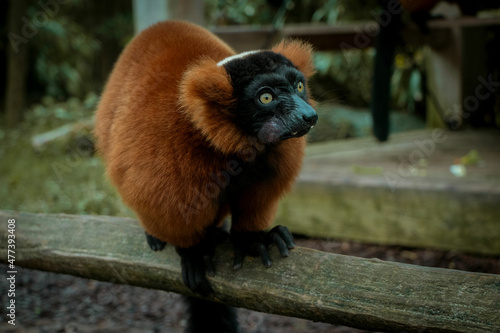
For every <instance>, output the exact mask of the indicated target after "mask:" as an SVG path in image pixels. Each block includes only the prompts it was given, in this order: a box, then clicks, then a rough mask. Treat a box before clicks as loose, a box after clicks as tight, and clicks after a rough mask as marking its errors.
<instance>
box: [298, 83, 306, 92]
mask: <svg viewBox="0 0 500 333" xmlns="http://www.w3.org/2000/svg"><path fill="white" fill-rule="evenodd" d="M297 90H298V91H299V92H303V91H304V84H303V83H302V82H299V84H297Z"/></svg>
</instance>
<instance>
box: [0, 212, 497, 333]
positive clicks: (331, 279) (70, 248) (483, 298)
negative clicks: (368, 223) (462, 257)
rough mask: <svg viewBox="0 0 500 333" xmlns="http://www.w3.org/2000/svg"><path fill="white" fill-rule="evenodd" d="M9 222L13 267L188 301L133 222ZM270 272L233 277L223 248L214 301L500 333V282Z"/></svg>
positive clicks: (328, 264) (353, 320) (331, 266)
mask: <svg viewBox="0 0 500 333" xmlns="http://www.w3.org/2000/svg"><path fill="white" fill-rule="evenodd" d="M11 218H14V219H16V246H17V248H16V265H19V266H23V267H28V268H34V269H40V270H46V271H51V272H57V273H64V274H72V275H76V276H81V277H85V278H91V279H96V280H102V281H110V282H114V283H120V284H128V285H134V286H141V287H145V288H153V289H161V290H165V291H173V292H177V293H182V294H186V295H191V293H190V292H189V290H187V289H186V287H185V286H184V285H183V283H182V280H181V274H180V264H179V258H178V256H177V254H176V253H175V250H174V249H173V248H172V247H171V246H167V248H166V249H165V250H164V251H162V252H157V253H155V252H153V251H151V250H150V249H149V248H148V246H147V244H146V241H145V237H144V232H143V230H142V228H141V227H140V226H139V224H138V222H137V221H135V220H132V219H126V218H115V217H105V216H72V215H43V214H28V213H18V212H9V211H0V220H1V221H2V228H0V239H1V247H0V253H1V261H2V262H6V257H7V255H6V248H7V246H6V239H7V237H6V235H7V228H6V221H7V219H11ZM271 253H272V258H273V260H274V265H273V267H272V268H269V269H266V268H264V267H263V266H262V264H261V263H260V262H259V260H252V259H247V260H246V262H245V264H244V266H243V268H242V269H241V270H240V271H237V272H234V271H233V270H232V269H231V262H232V251H231V249H230V245H229V244H225V245H223V246H221V247H220V248H219V249H218V251H217V252H216V256H215V264H216V267H217V270H218V273H217V275H216V276H215V277H213V278H210V281H211V283H212V284H213V287H214V290H215V295H214V297H213V300H216V301H220V302H224V303H227V304H230V305H233V306H237V307H245V308H248V309H252V310H257V311H261V312H268V313H276V314H281V315H286V316H293V317H300V318H307V319H310V320H314V321H322V322H327V323H332V324H339V325H348V326H352V327H357V328H364V329H371V330H379V331H392V332H402V331H404V332H424V331H425V332H498V331H500V317H499V316H498V310H499V309H500V276H497V275H491V274H478V273H469V272H462V271H456V270H449V269H438V268H426V267H420V266H413V265H407V264H399V263H393V262H384V261H381V260H378V259H362V258H356V257H350V256H344V255H337V254H331V253H323V252H319V251H314V250H309V249H305V248H297V249H295V250H293V251H292V252H291V255H290V257H289V258H286V259H281V258H278V254H277V252H276V249H273V250H272V251H271Z"/></svg>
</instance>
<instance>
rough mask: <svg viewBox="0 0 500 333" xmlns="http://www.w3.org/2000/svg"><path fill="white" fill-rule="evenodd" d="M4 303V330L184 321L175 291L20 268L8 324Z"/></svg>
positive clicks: (413, 258)
mask: <svg viewBox="0 0 500 333" xmlns="http://www.w3.org/2000/svg"><path fill="white" fill-rule="evenodd" d="M297 244H298V245H299V246H303V247H310V248H315V249H318V250H322V251H328V252H334V253H340V254H348V255H353V256H359V257H365V258H379V259H382V260H387V261H397V262H404V263H410V264H416V265H423V266H431V267H444V268H452V269H459V270H466V271H472V272H482V273H493V274H500V257H482V256H474V255H468V254H460V253H455V252H443V251H436V250H426V249H412V248H403V247H389V246H378V245H369V244H361V243H355V242H338V241H328V240H315V239H305V238H302V239H297ZM292 255H293V254H292ZM0 271H2V272H5V271H7V266H6V265H0ZM6 289H8V288H7V282H6V280H5V279H1V280H0V290H2V293H1V304H3V305H5V304H7V303H6V302H7V294H6V293H5V292H4V290H6ZM4 309H5V307H4V306H2V310H1V311H0V313H2V315H1V318H0V332H6V333H10V332H16V333H18V332H23V333H24V332H26V333H27V332H29V333H42V332H43V333H45V332H47V333H57V332H67V333H77V332H99V333H101V332H102V333H104V332H106V333H107V332H110V333H115V332H116V333H118V332H120V333H125V332H137V333H159V332H166V333H170V332H174V333H177V332H183V330H184V328H185V326H186V320H185V319H184V318H185V306H184V304H183V302H182V298H181V297H180V296H179V295H176V294H173V293H167V292H163V291H158V290H149V289H144V288H138V287H130V286H123V285H114V284H111V283H105V282H99V281H93V280H87V279H82V278H78V277H73V276H69V275H62V274H54V273H47V272H41V271H36V270H29V269H23V268H19V270H18V275H17V285H16V326H15V327H13V326H11V325H9V324H7V322H6V321H7V319H6V316H5V314H4V311H5V310H4ZM238 316H239V321H240V323H241V326H242V329H243V332H248V333H264V332H273V333H274V332H277V333H299V332H300V333H303V332H320V333H326V332H329V333H359V332H365V331H361V330H357V329H353V328H348V327H342V326H333V325H329V324H324V323H314V322H311V321H307V320H303V319H296V318H288V317H283V316H278V315H270V314H263V313H259V312H254V311H250V310H245V309H239V310H238Z"/></svg>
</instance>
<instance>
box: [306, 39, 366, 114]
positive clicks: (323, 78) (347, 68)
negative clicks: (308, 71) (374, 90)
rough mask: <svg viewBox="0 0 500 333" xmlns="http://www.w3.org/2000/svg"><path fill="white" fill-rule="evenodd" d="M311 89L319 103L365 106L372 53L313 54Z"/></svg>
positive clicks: (364, 51) (361, 51)
mask: <svg viewBox="0 0 500 333" xmlns="http://www.w3.org/2000/svg"><path fill="white" fill-rule="evenodd" d="M314 61H315V65H316V69H317V74H316V76H315V77H314V81H313V86H314V92H315V94H316V98H317V99H318V100H319V102H327V101H336V102H343V103H347V104H349V105H351V106H366V105H368V104H369V102H370V100H371V86H372V73H373V50H356V49H354V50H344V51H336V52H316V53H315V57H314Z"/></svg>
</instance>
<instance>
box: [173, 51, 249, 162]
mask: <svg viewBox="0 0 500 333" xmlns="http://www.w3.org/2000/svg"><path fill="white" fill-rule="evenodd" d="M235 102H236V101H235V98H234V96H233V86H232V82H231V78H230V76H229V75H228V74H227V72H226V70H225V69H224V67H223V66H217V63H216V62H215V61H214V60H212V59H204V60H201V61H200V62H198V63H197V64H195V65H193V66H191V67H190V68H189V69H188V70H187V71H186V73H184V76H183V78H182V82H181V85H180V96H179V103H180V107H181V110H182V111H183V112H184V113H185V114H186V115H187V116H188V118H189V119H190V121H191V122H192V123H193V124H194V126H195V127H196V128H198V129H199V130H200V131H201V133H203V135H205V137H206V138H207V140H208V141H209V142H210V143H211V144H212V146H213V147H215V148H216V149H218V150H219V151H221V152H223V153H225V154H233V153H236V152H238V151H241V150H242V149H243V147H244V145H245V144H247V143H246V142H247V141H248V140H246V137H245V135H244V134H243V133H242V132H241V131H240V130H239V129H238V128H237V127H236V126H235V125H234V120H233V118H234V115H233V112H231V107H232V106H233V105H234V104H235Z"/></svg>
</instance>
